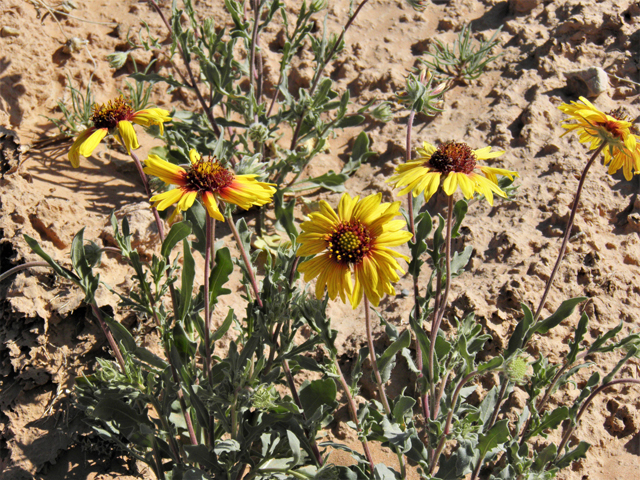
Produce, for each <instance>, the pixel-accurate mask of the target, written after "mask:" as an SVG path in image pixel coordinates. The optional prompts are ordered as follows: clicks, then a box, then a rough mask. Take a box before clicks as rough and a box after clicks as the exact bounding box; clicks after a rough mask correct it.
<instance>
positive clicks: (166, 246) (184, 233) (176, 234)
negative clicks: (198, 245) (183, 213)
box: [160, 222, 191, 258]
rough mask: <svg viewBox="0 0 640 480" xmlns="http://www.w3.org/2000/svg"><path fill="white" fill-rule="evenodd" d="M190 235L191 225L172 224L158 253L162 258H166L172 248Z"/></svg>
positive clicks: (184, 223) (186, 223)
mask: <svg viewBox="0 0 640 480" xmlns="http://www.w3.org/2000/svg"><path fill="white" fill-rule="evenodd" d="M190 233H191V224H190V223H189V222H178V223H174V224H173V226H172V227H171V230H169V233H168V234H167V236H166V237H165V239H164V242H162V250H161V251H160V253H161V254H162V256H163V257H165V258H168V257H169V255H170V254H171V250H173V247H175V246H176V245H177V244H178V242H180V241H182V240H184V239H185V238H187V237H188V236H189V234H190Z"/></svg>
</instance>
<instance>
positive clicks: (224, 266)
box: [209, 247, 233, 305]
mask: <svg viewBox="0 0 640 480" xmlns="http://www.w3.org/2000/svg"><path fill="white" fill-rule="evenodd" d="M231 272H233V261H232V260H231V253H230V252H229V249H228V248H227V247H224V248H221V249H219V250H218V251H217V252H216V265H215V267H213V270H212V272H211V276H210V277H209V298H210V302H211V305H213V304H214V303H215V302H216V301H217V300H218V297H219V296H221V295H228V294H229V293H231V290H229V289H228V288H224V285H225V284H226V283H227V282H228V281H229V275H231Z"/></svg>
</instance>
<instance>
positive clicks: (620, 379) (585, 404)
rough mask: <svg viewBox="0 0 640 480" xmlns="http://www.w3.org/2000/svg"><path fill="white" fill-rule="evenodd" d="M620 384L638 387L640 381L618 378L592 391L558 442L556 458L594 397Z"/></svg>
mask: <svg viewBox="0 0 640 480" xmlns="http://www.w3.org/2000/svg"><path fill="white" fill-rule="evenodd" d="M622 383H633V384H636V385H640V380H639V379H637V378H619V379H617V380H611V381H610V382H608V383H605V384H604V385H601V386H599V387H598V388H596V389H595V390H594V391H593V393H591V395H589V398H587V400H586V401H585V402H584V403H583V404H582V407H580V410H579V411H578V415H576V421H575V423H574V424H573V426H571V427H569V429H568V430H567V432H566V433H565V434H564V436H563V437H562V441H561V442H560V446H559V447H558V455H557V457H559V456H560V455H561V453H562V450H563V449H564V447H565V445H566V444H567V442H568V441H569V438H570V437H571V434H572V433H573V431H574V430H575V429H576V426H577V425H578V423H579V422H580V419H581V418H582V415H583V414H584V412H585V411H586V410H587V408H588V407H589V405H591V402H593V399H594V398H595V397H596V395H598V394H599V393H600V392H601V391H603V390H604V389H606V388H609V387H612V386H613V385H619V384H622ZM557 457H556V458H557Z"/></svg>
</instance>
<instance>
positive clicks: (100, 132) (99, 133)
mask: <svg viewBox="0 0 640 480" xmlns="http://www.w3.org/2000/svg"><path fill="white" fill-rule="evenodd" d="M107 133H109V130H107V129H106V128H99V129H97V130H95V131H94V132H93V133H92V134H91V135H89V137H88V138H87V139H86V140H85V141H84V142H82V144H81V145H80V146H79V147H78V153H79V154H80V155H82V156H83V157H90V156H91V154H92V153H93V151H94V150H95V149H96V147H97V146H98V144H99V143H100V142H101V141H102V139H103V138H104V137H106V136H107Z"/></svg>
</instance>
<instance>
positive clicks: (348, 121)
mask: <svg viewBox="0 0 640 480" xmlns="http://www.w3.org/2000/svg"><path fill="white" fill-rule="evenodd" d="M364 121H365V117H364V116H363V115H347V116H345V117H343V118H341V119H340V120H338V121H337V122H336V123H335V128H349V127H357V126H358V125H362V124H363V123H364Z"/></svg>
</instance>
